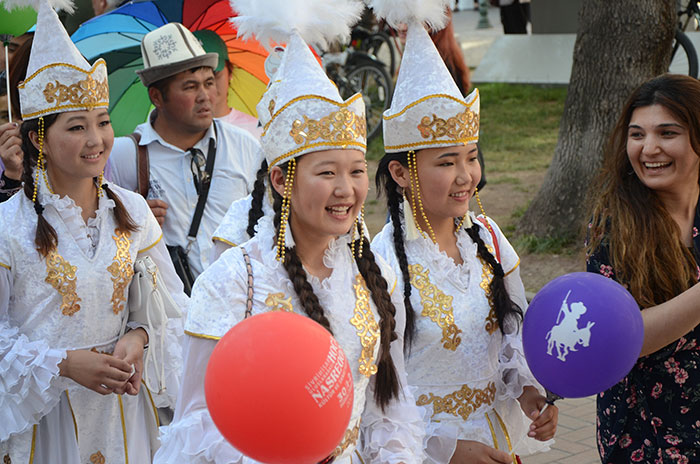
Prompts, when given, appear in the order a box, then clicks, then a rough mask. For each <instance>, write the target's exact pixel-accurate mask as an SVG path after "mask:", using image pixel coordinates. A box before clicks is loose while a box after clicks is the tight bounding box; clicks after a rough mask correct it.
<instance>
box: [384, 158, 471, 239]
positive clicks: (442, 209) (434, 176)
mask: <svg viewBox="0 0 700 464" xmlns="http://www.w3.org/2000/svg"><path fill="white" fill-rule="evenodd" d="M477 153H478V149H477V147H476V144H469V145H462V146H455V147H446V148H426V149H423V150H420V151H418V152H416V166H417V171H418V182H419V185H420V193H421V199H422V203H423V210H424V211H425V214H426V216H427V217H428V220H429V221H430V223H431V224H432V225H433V226H435V225H437V224H438V223H440V222H443V221H452V220H453V219H454V218H456V217H461V216H464V215H465V214H466V213H467V210H468V209H469V200H470V199H471V198H472V196H473V195H474V191H475V190H476V186H477V185H478V184H479V181H480V180H481V166H479V161H478V160H477ZM389 170H390V172H391V175H392V177H393V178H394V180H395V181H396V183H397V184H399V186H401V187H403V188H404V189H408V191H407V195H408V196H409V197H410V193H409V192H410V182H409V173H408V168H407V167H405V166H403V165H401V164H400V163H399V162H398V161H393V162H391V163H390V164H389ZM419 216H420V215H419Z"/></svg>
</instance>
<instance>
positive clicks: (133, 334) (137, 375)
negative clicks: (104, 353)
mask: <svg viewBox="0 0 700 464" xmlns="http://www.w3.org/2000/svg"><path fill="white" fill-rule="evenodd" d="M147 343H148V334H147V333H146V331H145V330H143V329H141V328H139V329H134V330H130V331H129V332H127V333H125V334H124V336H123V337H122V338H120V339H119V341H118V342H117V346H115V347H114V353H113V356H114V357H116V358H119V359H123V360H124V361H126V362H128V363H129V364H131V365H132V366H134V374H133V375H132V376H131V377H130V378H129V380H127V381H126V383H125V384H124V387H123V388H120V389H118V390H115V391H114V393H117V394H119V395H121V394H123V393H126V394H128V395H134V396H135V395H137V394H138V392H139V389H140V388H141V375H142V373H143V347H144V346H145V345H146V344H147Z"/></svg>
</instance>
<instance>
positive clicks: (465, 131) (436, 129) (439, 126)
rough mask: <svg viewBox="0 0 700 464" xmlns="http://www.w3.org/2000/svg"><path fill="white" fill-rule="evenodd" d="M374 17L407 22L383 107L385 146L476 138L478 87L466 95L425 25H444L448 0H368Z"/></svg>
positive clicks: (408, 146)
mask: <svg viewBox="0 0 700 464" xmlns="http://www.w3.org/2000/svg"><path fill="white" fill-rule="evenodd" d="M368 4H369V6H371V7H372V9H373V10H374V14H375V15H376V16H377V17H378V18H384V19H385V20H386V21H387V23H389V25H391V26H392V27H399V26H400V25H402V24H405V25H407V26H408V32H407V36H406V47H405V48H404V52H403V58H402V59H401V68H400V69H399V76H398V79H397V82H396V88H395V90H394V96H393V97H392V100H391V107H390V108H389V109H388V110H386V111H385V112H384V149H385V151H386V152H387V153H396V152H401V151H408V150H420V149H422V148H432V147H441V146H442V147H446V146H454V145H463V144H467V143H474V142H476V141H477V140H478V139H479V91H478V90H477V89H475V90H474V91H473V92H472V93H471V94H470V95H468V96H467V97H466V98H464V97H463V96H462V94H461V92H460V91H459V88H458V87H457V84H455V82H454V79H453V78H452V75H450V72H449V71H448V70H447V67H446V66H445V63H444V62H443V60H442V58H441V57H440V54H439V53H438V51H437V49H436V48H435V45H434V44H433V41H432V40H431V39H430V36H429V35H428V32H427V31H426V29H425V26H427V27H429V28H431V29H432V30H440V29H442V28H443V27H444V26H445V21H446V19H447V16H446V15H445V11H446V8H449V5H450V1H449V0H369V1H368Z"/></svg>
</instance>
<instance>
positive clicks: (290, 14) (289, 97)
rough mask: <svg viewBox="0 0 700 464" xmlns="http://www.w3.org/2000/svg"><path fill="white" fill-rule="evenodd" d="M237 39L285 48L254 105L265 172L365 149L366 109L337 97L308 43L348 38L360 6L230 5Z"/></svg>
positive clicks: (249, 1) (300, 1) (354, 99)
mask: <svg viewBox="0 0 700 464" xmlns="http://www.w3.org/2000/svg"><path fill="white" fill-rule="evenodd" d="M231 6H232V8H233V9H234V11H236V12H238V14H239V15H238V16H237V17H235V18H232V20H231V21H232V22H233V23H234V24H235V25H236V28H237V29H238V33H239V36H242V37H243V38H248V37H251V36H253V35H254V36H255V37H256V39H257V40H258V41H259V42H260V43H261V44H262V45H263V46H265V47H270V46H271V44H273V43H284V42H286V43H287V48H286V49H285V51H284V53H283V55H282V60H281V63H280V66H279V68H278V70H277V73H276V74H275V76H274V77H273V78H272V79H271V80H270V85H269V86H268V89H267V91H266V92H265V94H264V95H263V97H262V99H261V100H260V103H258V105H257V112H258V118H259V120H260V123H261V124H262V125H263V132H262V134H261V136H260V143H261V145H262V147H263V151H264V153H265V158H266V159H267V163H268V166H269V168H272V167H273V166H275V165H278V164H282V163H285V162H286V161H289V160H290V159H292V158H296V157H299V156H301V155H303V154H306V153H310V152H314V151H320V150H329V149H338V148H342V149H356V150H360V151H362V152H363V153H364V152H365V151H366V149H367V138H366V137H367V123H366V120H365V105H364V101H363V100H362V96H361V95H360V94H359V93H358V94H355V95H353V96H351V97H350V98H348V99H347V100H343V98H342V97H341V96H340V94H339V93H338V89H337V88H336V86H335V84H333V82H331V81H330V80H329V79H328V77H327V76H326V73H325V72H324V70H323V68H322V67H321V65H320V64H319V63H318V60H316V58H315V57H314V55H313V54H312V53H311V51H310V50H309V46H308V43H320V44H326V43H327V42H328V41H330V40H332V39H333V38H335V37H341V38H347V37H348V36H349V32H350V25H351V24H353V23H354V22H356V21H357V20H358V19H359V17H360V13H361V11H362V6H363V5H362V4H361V3H360V2H358V1H354V0H353V1H351V0H265V1H263V0H231Z"/></svg>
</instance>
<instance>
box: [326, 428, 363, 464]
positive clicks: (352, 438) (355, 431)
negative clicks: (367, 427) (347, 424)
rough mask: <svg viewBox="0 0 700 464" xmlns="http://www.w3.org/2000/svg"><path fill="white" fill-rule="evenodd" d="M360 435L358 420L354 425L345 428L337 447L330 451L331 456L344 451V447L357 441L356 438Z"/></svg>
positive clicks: (348, 446)
mask: <svg viewBox="0 0 700 464" xmlns="http://www.w3.org/2000/svg"><path fill="white" fill-rule="evenodd" d="M359 436H360V423H359V422H358V423H357V424H356V425H355V427H353V428H351V429H347V430H346V431H345V434H344V435H343V440H342V441H341V442H340V444H339V445H338V447H337V448H336V449H335V450H334V451H333V453H331V456H333V457H334V458H337V457H338V456H340V455H341V454H343V453H344V452H345V450H346V449H348V448H350V447H351V446H353V445H355V443H357V439H358V437H359Z"/></svg>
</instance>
